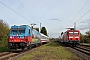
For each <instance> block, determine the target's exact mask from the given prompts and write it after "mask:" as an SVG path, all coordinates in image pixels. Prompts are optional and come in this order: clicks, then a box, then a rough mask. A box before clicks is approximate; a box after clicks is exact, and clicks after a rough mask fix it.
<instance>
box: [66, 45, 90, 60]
mask: <svg viewBox="0 0 90 60" xmlns="http://www.w3.org/2000/svg"><path fill="white" fill-rule="evenodd" d="M65 48H66V49H68V50H69V51H71V52H72V53H74V54H75V55H77V56H78V57H80V58H82V59H83V60H90V46H85V45H79V46H77V47H65Z"/></svg>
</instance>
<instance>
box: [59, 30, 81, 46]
mask: <svg viewBox="0 0 90 60" xmlns="http://www.w3.org/2000/svg"><path fill="white" fill-rule="evenodd" d="M69 29H70V30H67V31H66V32H64V33H63V34H62V35H61V38H60V42H64V43H67V44H69V45H72V46H76V45H78V44H79V43H80V31H79V30H75V29H74V28H69Z"/></svg>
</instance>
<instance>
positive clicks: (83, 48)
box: [74, 45, 90, 55]
mask: <svg viewBox="0 0 90 60" xmlns="http://www.w3.org/2000/svg"><path fill="white" fill-rule="evenodd" d="M74 49H76V50H78V51H80V52H82V53H85V54H87V55H90V47H88V46H82V45H79V46H77V47H74Z"/></svg>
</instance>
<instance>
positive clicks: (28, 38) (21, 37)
mask: <svg viewBox="0 0 90 60" xmlns="http://www.w3.org/2000/svg"><path fill="white" fill-rule="evenodd" d="M38 44H41V42H40V33H39V32H37V31H35V30H33V29H31V28H30V26H28V25H21V26H11V29H10V34H9V39H8V47H9V48H10V50H12V51H13V50H25V49H27V48H31V47H32V46H34V45H38Z"/></svg>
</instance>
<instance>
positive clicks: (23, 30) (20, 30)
mask: <svg viewBox="0 0 90 60" xmlns="http://www.w3.org/2000/svg"><path fill="white" fill-rule="evenodd" d="M11 33H13V34H17V33H20V34H22V33H25V29H21V28H19V29H11Z"/></svg>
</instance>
